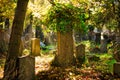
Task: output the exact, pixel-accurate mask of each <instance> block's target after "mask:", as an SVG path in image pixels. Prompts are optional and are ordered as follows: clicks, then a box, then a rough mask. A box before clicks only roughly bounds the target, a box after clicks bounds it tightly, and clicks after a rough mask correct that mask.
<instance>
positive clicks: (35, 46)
mask: <svg viewBox="0 0 120 80" xmlns="http://www.w3.org/2000/svg"><path fill="white" fill-rule="evenodd" d="M31 55H33V56H40V39H38V38H32V40H31Z"/></svg>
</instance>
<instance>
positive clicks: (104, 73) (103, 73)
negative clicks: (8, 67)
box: [0, 41, 120, 80]
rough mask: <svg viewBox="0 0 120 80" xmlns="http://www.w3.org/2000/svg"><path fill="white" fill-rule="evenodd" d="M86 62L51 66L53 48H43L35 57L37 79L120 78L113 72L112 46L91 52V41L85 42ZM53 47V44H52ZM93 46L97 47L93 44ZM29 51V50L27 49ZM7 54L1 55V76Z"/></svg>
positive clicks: (1, 75) (106, 79) (90, 79)
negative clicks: (105, 50)
mask: <svg viewBox="0 0 120 80" xmlns="http://www.w3.org/2000/svg"><path fill="white" fill-rule="evenodd" d="M83 44H85V45H86V48H85V52H86V53H85V62H84V64H82V66H80V65H79V63H78V64H77V65H75V66H70V67H68V68H61V67H54V66H51V63H52V60H53V59H54V56H55V54H54V53H53V52H54V50H53V51H51V50H43V51H42V52H41V56H37V57H36V58H35V74H36V80H120V78H118V77H117V76H115V75H114V74H113V64H114V63H115V62H116V61H115V59H114V58H113V54H112V51H113V50H112V48H111V49H109V50H108V52H107V53H91V52H90V43H89V41H85V42H83ZM50 47H51V46H50ZM92 47H96V46H95V45H93V46H92ZM25 52H26V53H27V50H26V51H25ZM4 62H5V56H0V78H1V79H2V77H3V70H4V69H3V68H4Z"/></svg>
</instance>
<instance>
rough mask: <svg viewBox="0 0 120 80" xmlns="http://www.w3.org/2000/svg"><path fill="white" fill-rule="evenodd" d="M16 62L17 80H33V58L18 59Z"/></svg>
mask: <svg viewBox="0 0 120 80" xmlns="http://www.w3.org/2000/svg"><path fill="white" fill-rule="evenodd" d="M18 62H19V68H18V69H19V70H18V71H19V76H18V80H35V58H34V57H31V56H24V57H19V58H18Z"/></svg>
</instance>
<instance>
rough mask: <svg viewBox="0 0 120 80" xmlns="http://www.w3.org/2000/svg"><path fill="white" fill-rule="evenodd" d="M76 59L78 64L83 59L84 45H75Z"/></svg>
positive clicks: (81, 62)
mask: <svg viewBox="0 0 120 80" xmlns="http://www.w3.org/2000/svg"><path fill="white" fill-rule="evenodd" d="M75 55H76V59H77V61H78V63H80V65H82V64H83V63H84V61H85V45H83V44H80V45H78V46H76V54H75Z"/></svg>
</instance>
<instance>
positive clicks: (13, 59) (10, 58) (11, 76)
mask: <svg viewBox="0 0 120 80" xmlns="http://www.w3.org/2000/svg"><path fill="white" fill-rule="evenodd" d="M28 1H29V0H18V2H17V8H16V12H15V17H14V21H13V25H12V33H11V37H10V43H9V48H8V54H7V58H6V62H5V68H4V77H3V80H18V66H19V63H18V60H17V59H18V55H19V52H20V51H19V48H20V43H21V36H22V32H23V24H24V19H25V14H26V10H27V4H28Z"/></svg>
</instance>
